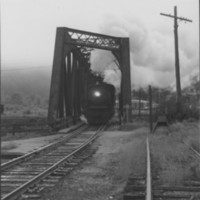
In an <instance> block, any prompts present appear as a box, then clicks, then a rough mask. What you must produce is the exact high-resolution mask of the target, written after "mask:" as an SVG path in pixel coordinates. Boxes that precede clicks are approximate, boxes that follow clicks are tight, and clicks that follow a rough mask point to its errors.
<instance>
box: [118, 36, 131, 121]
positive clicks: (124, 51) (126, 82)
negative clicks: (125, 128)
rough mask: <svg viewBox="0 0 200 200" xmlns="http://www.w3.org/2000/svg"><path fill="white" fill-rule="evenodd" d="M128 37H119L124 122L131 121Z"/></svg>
mask: <svg viewBox="0 0 200 200" xmlns="http://www.w3.org/2000/svg"><path fill="white" fill-rule="evenodd" d="M129 51H130V50H129V38H122V39H121V64H122V67H121V71H122V81H121V92H122V104H123V110H124V111H125V110H126V112H127V113H126V114H125V122H131V117H132V109H131V75H130V52H129Z"/></svg>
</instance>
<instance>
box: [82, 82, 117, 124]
mask: <svg viewBox="0 0 200 200" xmlns="http://www.w3.org/2000/svg"><path fill="white" fill-rule="evenodd" d="M114 106H115V88H114V86H113V85H111V84H107V83H104V82H101V83H100V82H96V83H95V84H93V85H90V86H89V87H88V91H87V102H86V108H85V117H86V119H87V121H88V123H89V124H93V125H97V124H104V123H106V122H107V121H108V120H110V119H111V118H112V117H113V115H114Z"/></svg>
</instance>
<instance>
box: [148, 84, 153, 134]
mask: <svg viewBox="0 0 200 200" xmlns="http://www.w3.org/2000/svg"><path fill="white" fill-rule="evenodd" d="M149 125H150V132H152V130H153V122H152V92H151V86H150V85H149Z"/></svg>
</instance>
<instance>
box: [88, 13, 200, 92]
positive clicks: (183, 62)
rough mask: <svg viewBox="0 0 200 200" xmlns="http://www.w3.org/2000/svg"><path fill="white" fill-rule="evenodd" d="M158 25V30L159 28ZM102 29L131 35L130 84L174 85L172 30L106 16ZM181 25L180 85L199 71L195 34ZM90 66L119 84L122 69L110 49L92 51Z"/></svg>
mask: <svg viewBox="0 0 200 200" xmlns="http://www.w3.org/2000/svg"><path fill="white" fill-rule="evenodd" d="M159 28H160V30H159ZM100 32H101V33H103V34H108V35H112V36H118V37H129V39H130V59H131V60H130V64H131V84H132V89H133V88H136V89H137V88H139V87H146V86H147V85H149V84H151V85H153V86H157V87H161V88H162V87H169V86H171V87H174V86H175V56H174V35H173V31H172V32H170V31H167V32H164V30H162V27H158V29H156V30H153V31H152V30H149V29H148V28H147V26H145V24H144V23H143V22H142V21H140V20H139V19H136V18H127V19H125V18H120V17H116V16H110V15H109V16H107V17H106V20H105V21H104V23H103V25H102V26H101V30H100ZM195 36H196V35H195V34H193V33H190V30H187V29H186V28H185V29H184V28H182V27H181V33H179V59H180V73H181V85H182V87H184V86H187V85H188V84H189V82H190V79H191V76H193V75H194V74H196V73H198V66H199V61H198V45H197V43H198V37H196V39H195ZM91 68H92V70H94V71H96V72H98V73H100V74H102V75H103V76H104V81H105V82H108V83H112V84H113V85H114V86H115V87H116V88H119V87H120V81H121V72H120V70H119V68H118V66H117V64H116V58H115V57H114V56H113V54H112V53H111V52H110V51H102V50H95V51H93V52H92V54H91Z"/></svg>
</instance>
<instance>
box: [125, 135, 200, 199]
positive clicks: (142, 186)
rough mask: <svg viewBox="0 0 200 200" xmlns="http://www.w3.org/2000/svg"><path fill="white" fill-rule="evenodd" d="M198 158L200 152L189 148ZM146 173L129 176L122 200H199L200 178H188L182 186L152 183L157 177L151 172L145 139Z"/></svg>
mask: <svg viewBox="0 0 200 200" xmlns="http://www.w3.org/2000/svg"><path fill="white" fill-rule="evenodd" d="M191 150H192V151H193V152H194V153H195V155H196V156H197V157H198V159H200V153H199V152H198V151H196V150H194V149H191ZM146 152H147V154H146V175H144V176H139V177H136V176H130V177H129V179H128V182H127V185H126V187H125V190H124V198H123V200H134V199H140V200H142V199H143V200H200V180H198V181H195V180H189V181H187V182H185V183H184V186H176V185H173V186H162V185H161V186H160V185H156V184H155V183H154V181H155V180H157V179H159V176H158V174H157V173H155V172H152V171H153V169H152V168H151V167H152V164H151V156H150V145H149V140H148V137H147V139H146Z"/></svg>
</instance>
